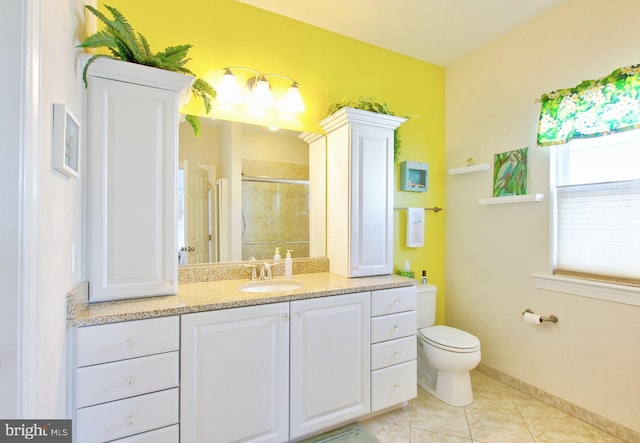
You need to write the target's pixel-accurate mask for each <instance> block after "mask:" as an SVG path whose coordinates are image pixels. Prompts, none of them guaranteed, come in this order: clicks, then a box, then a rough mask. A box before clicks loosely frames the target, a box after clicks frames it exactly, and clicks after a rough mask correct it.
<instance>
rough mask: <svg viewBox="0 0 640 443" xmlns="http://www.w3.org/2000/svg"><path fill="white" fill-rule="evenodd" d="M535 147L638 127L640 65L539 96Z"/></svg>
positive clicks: (617, 70)
mask: <svg viewBox="0 0 640 443" xmlns="http://www.w3.org/2000/svg"><path fill="white" fill-rule="evenodd" d="M541 101H542V109H541V111H540V121H539V123H538V145H540V146H549V145H558V144H562V143H567V142H568V141H570V140H572V139H574V138H585V137H597V136H601V135H606V134H610V133H613V132H620V131H626V130H629V129H636V128H640V65H633V66H629V67H626V68H620V69H616V70H615V71H613V72H612V73H611V74H610V75H608V76H606V77H603V78H601V79H598V80H587V81H584V82H582V83H581V84H579V85H578V86H576V87H575V88H568V89H561V90H558V91H553V92H550V93H548V94H544V95H543V96H542V100H541Z"/></svg>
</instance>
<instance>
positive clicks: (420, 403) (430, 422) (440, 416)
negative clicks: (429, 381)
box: [411, 389, 471, 439]
mask: <svg viewBox="0 0 640 443" xmlns="http://www.w3.org/2000/svg"><path fill="white" fill-rule="evenodd" d="M419 392H420V393H421V395H419V396H418V398H417V399H415V400H413V401H412V402H411V427H412V428H417V429H421V430H424V431H431V432H437V433H443V434H447V435H453V436H456V437H462V438H467V439H469V438H471V434H470V432H469V425H468V423H467V418H466V415H465V412H464V408H461V407H456V406H451V405H448V404H447V403H445V402H443V401H440V400H438V399H437V398H435V397H432V396H431V395H429V394H427V393H425V392H424V391H422V390H421V389H419Z"/></svg>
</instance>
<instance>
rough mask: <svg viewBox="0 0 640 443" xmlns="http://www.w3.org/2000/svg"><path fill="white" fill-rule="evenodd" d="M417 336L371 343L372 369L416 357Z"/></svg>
mask: <svg viewBox="0 0 640 443" xmlns="http://www.w3.org/2000/svg"><path fill="white" fill-rule="evenodd" d="M416 354H417V348H416V336H415V335H412V336H411V337H405V338H399V339H397V340H389V341H385V342H382V343H376V344H375V345H371V370H372V371H373V370H376V369H380V368H386V367H387V366H392V365H397V364H399V363H405V362H408V361H411V360H415V359H416Z"/></svg>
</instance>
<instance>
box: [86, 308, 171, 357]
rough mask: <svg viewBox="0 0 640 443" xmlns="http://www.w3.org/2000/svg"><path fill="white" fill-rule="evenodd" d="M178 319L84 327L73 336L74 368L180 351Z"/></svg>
mask: <svg viewBox="0 0 640 443" xmlns="http://www.w3.org/2000/svg"><path fill="white" fill-rule="evenodd" d="M179 330H180V327H179V319H178V317H177V316H173V317H161V318H154V319H149V320H136V321H128V322H122V323H111V324H106V325H98V326H85V327H82V328H78V329H77V332H76V334H77V335H76V366H77V367H80V366H87V365H93V364H97V363H105V362H110V361H115V360H124V359H127V358H133V357H142V356H144V355H151V354H160V353H162V352H169V351H177V350H178V349H179V342H180V340H179V337H180V336H179Z"/></svg>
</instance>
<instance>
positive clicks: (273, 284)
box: [240, 280, 302, 292]
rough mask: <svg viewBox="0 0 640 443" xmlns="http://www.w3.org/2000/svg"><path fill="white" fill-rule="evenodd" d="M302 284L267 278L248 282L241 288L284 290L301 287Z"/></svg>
mask: <svg viewBox="0 0 640 443" xmlns="http://www.w3.org/2000/svg"><path fill="white" fill-rule="evenodd" d="M301 287H302V285H301V284H300V283H297V282H294V281H287V280H265V281H256V282H251V283H247V284H246V285H244V286H242V287H241V288H240V289H241V290H242V291H246V292H284V291H294V290H296V289H300V288H301Z"/></svg>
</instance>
